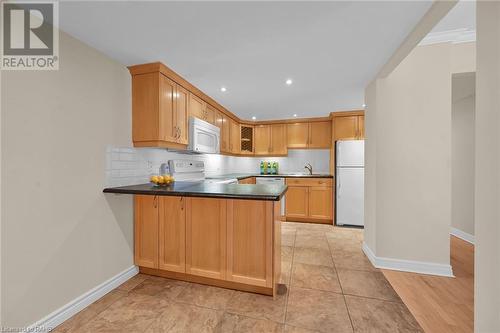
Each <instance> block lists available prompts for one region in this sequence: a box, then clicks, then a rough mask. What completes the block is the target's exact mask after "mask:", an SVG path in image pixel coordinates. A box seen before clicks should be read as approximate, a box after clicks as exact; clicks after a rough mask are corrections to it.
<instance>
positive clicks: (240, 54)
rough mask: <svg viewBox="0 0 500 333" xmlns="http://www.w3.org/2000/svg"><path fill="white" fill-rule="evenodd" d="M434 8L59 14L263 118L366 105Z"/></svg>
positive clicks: (206, 6) (166, 7) (241, 112)
mask: <svg viewBox="0 0 500 333" xmlns="http://www.w3.org/2000/svg"><path fill="white" fill-rule="evenodd" d="M430 6H431V2H422V1H414V2H411V1H392V2H391V1H385V2H377V1H369V2H207V1H204V2H182V3H181V2H140V3H139V2H93V1H92V2H61V3H60V19H59V20H60V26H61V28H62V30H64V31H66V32H68V33H70V34H71V35H73V36H75V37H77V38H78V39H80V40H82V41H84V42H85V43H87V44H89V45H91V46H93V47H95V48H97V49H98V50H100V51H102V52H103V53H105V54H107V55H109V56H110V57H112V58H114V59H116V60H118V61H119V62H121V63H123V64H125V65H132V64H140V63H146V62H153V61H162V62H163V63H164V64H166V65H167V66H169V67H171V68H172V69H173V70H175V71H176V72H178V73H179V74H180V75H181V76H183V77H184V78H186V79H187V80H188V81H190V82H191V83H193V84H194V85H195V86H197V87H198V88H200V89H201V90H203V91H204V92H205V93H207V94H208V95H210V96H211V97H213V98H214V99H215V100H217V101H218V102H219V103H221V104H222V105H224V106H225V107H227V108H228V109H230V110H231V111H233V112H234V113H235V114H237V115H238V116H240V117H241V118H244V119H250V118H251V117H252V116H256V117H257V119H261V120H262V119H279V118H290V117H291V116H292V115H293V114H294V113H295V114H297V115H298V116H299V117H309V116H326V115H327V114H328V113H329V112H331V111H338V110H348V109H358V108H361V106H362V104H363V100H364V88H365V86H366V84H367V83H368V82H369V81H370V80H371V79H372V78H373V77H374V76H375V74H376V73H377V71H378V70H379V69H380V68H381V66H382V65H383V64H384V63H385V62H386V61H387V60H388V59H389V57H390V56H391V55H392V53H393V52H394V51H395V50H396V49H397V47H398V46H399V45H400V43H401V42H402V41H403V39H404V38H405V37H406V35H407V34H408V33H409V32H410V31H411V29H412V28H413V27H414V26H415V25H416V23H417V22H418V21H419V20H420V18H421V17H422V16H423V15H424V13H425V12H426V11H427V10H428V9H429V7H430ZM287 78H292V79H293V84H292V85H291V86H287V85H285V83H284V82H285V80H286V79H287ZM221 86H225V87H227V92H225V93H222V92H221V91H220V87H221Z"/></svg>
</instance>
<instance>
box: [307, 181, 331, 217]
mask: <svg viewBox="0 0 500 333" xmlns="http://www.w3.org/2000/svg"><path fill="white" fill-rule="evenodd" d="M308 189H309V194H308V199H309V214H308V216H309V217H310V218H313V219H325V220H331V219H332V208H333V198H332V188H331V187H309V188H308Z"/></svg>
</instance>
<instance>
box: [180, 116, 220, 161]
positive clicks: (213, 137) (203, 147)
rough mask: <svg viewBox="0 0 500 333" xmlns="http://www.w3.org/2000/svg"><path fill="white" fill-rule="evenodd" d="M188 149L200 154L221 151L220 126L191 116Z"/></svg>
mask: <svg viewBox="0 0 500 333" xmlns="http://www.w3.org/2000/svg"><path fill="white" fill-rule="evenodd" d="M188 150H189V151H192V152H193V153H200V154H201V153H205V154H218V153H219V152H220V128H219V127H217V126H215V125H212V124H210V123H207V122H206V121H203V120H201V119H198V118H195V117H190V118H189V145H188Z"/></svg>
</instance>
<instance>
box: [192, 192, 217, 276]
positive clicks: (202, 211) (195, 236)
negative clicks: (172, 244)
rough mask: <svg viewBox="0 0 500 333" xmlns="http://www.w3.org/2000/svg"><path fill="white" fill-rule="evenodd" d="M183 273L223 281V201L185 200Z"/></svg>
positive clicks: (206, 199)
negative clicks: (184, 268) (184, 265)
mask: <svg viewBox="0 0 500 333" xmlns="http://www.w3.org/2000/svg"><path fill="white" fill-rule="evenodd" d="M185 200H186V203H187V211H186V212H187V215H186V273H188V274H192V275H197V276H203V277H207V278H212V279H225V277H226V200H224V199H209V198H186V199H185Z"/></svg>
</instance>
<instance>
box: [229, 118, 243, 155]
mask: <svg viewBox="0 0 500 333" xmlns="http://www.w3.org/2000/svg"><path fill="white" fill-rule="evenodd" d="M228 119H229V127H230V128H229V151H230V152H231V153H232V154H236V155H238V154H239V153H240V149H241V148H240V147H241V129H240V124H239V123H237V122H236V121H235V120H233V119H231V118H228Z"/></svg>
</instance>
